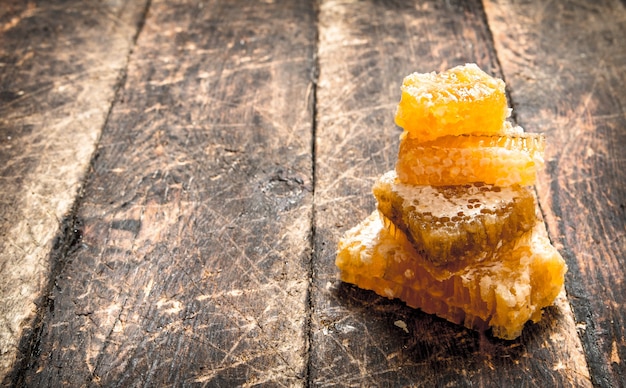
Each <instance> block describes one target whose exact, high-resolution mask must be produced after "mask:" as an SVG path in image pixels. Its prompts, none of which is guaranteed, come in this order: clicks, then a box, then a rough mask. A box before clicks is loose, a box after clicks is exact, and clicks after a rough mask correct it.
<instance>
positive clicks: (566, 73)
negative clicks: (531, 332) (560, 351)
mask: <svg viewBox="0 0 626 388" xmlns="http://www.w3.org/2000/svg"><path fill="white" fill-rule="evenodd" d="M486 13H487V15H488V18H489V23H490V25H491V26H492V29H493V34H494V40H495V47H496V49H497V51H498V53H499V57H500V60H501V63H502V66H503V68H504V74H505V76H506V81H507V82H508V85H509V87H510V89H511V97H512V101H513V103H514V107H515V111H516V112H517V117H518V120H519V122H520V123H521V124H522V125H523V126H525V127H527V128H528V129H531V130H534V131H541V132H545V133H546V136H547V138H548V140H549V147H548V148H547V150H546V164H547V169H546V171H545V172H544V173H543V174H542V175H541V177H540V180H539V183H538V192H539V196H540V199H541V203H542V208H543V211H544V215H545V219H546V222H547V224H548V226H549V231H550V233H551V235H552V237H553V239H554V241H555V242H556V243H557V244H558V245H559V246H560V247H561V252H562V253H563V256H564V257H565V258H566V260H567V262H568V265H569V267H570V271H569V273H568V275H567V278H566V288H567V291H568V294H569V295H570V302H571V304H572V307H573V310H574V313H575V317H576V322H577V327H578V329H579V333H580V336H581V338H582V343H583V345H584V349H585V352H586V355H587V360H588V362H589V367H590V370H591V376H592V378H593V382H594V384H596V385H597V386H624V385H626V364H625V363H624V360H626V309H625V308H624V306H626V283H625V282H624V279H625V278H626V270H625V269H624V268H625V266H624V264H625V263H626V262H625V260H626V210H625V208H626V185H625V184H624V182H626V159H624V154H626V131H625V130H624V128H626V108H625V107H626V92H624V88H623V85H626V46H625V45H624V37H625V36H626V7H625V5H624V2H620V1H617V0H615V1H611V0H606V1H597V2H579V1H562V2H547V3H546V2H542V1H529V2H524V3H519V2H510V1H489V2H487V4H486Z"/></svg>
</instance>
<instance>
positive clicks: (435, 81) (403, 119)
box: [395, 64, 509, 142]
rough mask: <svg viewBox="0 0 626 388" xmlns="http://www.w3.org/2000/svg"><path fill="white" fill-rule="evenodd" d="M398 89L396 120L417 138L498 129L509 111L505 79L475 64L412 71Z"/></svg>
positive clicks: (408, 134) (496, 131) (424, 138)
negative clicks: (434, 70) (400, 92)
mask: <svg viewBox="0 0 626 388" xmlns="http://www.w3.org/2000/svg"><path fill="white" fill-rule="evenodd" d="M401 90H402V95H401V98H400V103H399V104H398V109H397V111H396V117H395V119H396V124H398V125H399V126H400V127H402V128H404V130H405V132H406V136H408V137H409V138H411V139H414V140H416V141H419V142H422V141H429V140H433V139H436V138H438V137H441V136H446V135H461V134H470V133H481V134H494V133H501V130H502V124H503V123H504V120H505V119H506V117H507V116H508V114H509V109H508V107H507V100H506V94H505V84H504V82H503V81H502V80H500V79H497V78H493V77H491V76H490V75H488V74H487V73H485V72H484V71H482V70H481V69H480V68H479V67H478V66H476V65H475V64H466V65H463V66H457V67H454V68H452V69H449V70H446V71H444V72H441V73H435V72H432V73H413V74H411V75H409V76H407V77H405V78H404V80H403V82H402V87H401Z"/></svg>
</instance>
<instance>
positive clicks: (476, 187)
mask: <svg viewBox="0 0 626 388" xmlns="http://www.w3.org/2000/svg"><path fill="white" fill-rule="evenodd" d="M372 191H373V193H374V196H375V197H376V199H377V201H378V210H379V211H380V212H381V213H382V214H383V215H384V216H385V217H386V218H387V219H389V220H390V221H391V222H390V224H389V225H387V227H389V228H392V227H394V226H396V227H398V228H399V229H401V230H402V231H403V232H404V233H405V234H406V235H407V237H408V238H409V240H410V241H411V243H412V244H413V246H414V247H415V249H416V251H417V252H418V253H420V255H421V256H422V257H423V258H424V259H426V260H428V261H430V262H432V263H433V264H434V265H442V264H448V263H457V264H462V263H459V262H462V261H464V260H474V261H481V260H483V259H485V258H487V257H489V256H490V255H492V254H493V253H494V252H495V250H496V249H497V248H500V247H501V246H502V245H506V244H510V243H511V242H513V240H515V239H516V238H518V237H519V236H521V235H522V234H523V233H524V232H527V231H528V230H530V228H531V227H532V226H533V225H534V223H535V218H536V217H535V200H534V196H533V193H532V192H531V191H530V189H528V188H527V187H520V186H509V187H499V186H492V185H484V184H467V185H459V186H428V185H425V186H413V185H408V184H404V183H401V182H400V181H399V180H398V178H397V175H396V172H395V171H389V172H387V173H386V174H384V175H383V176H382V177H380V178H379V179H378V180H377V182H376V183H375V184H374V187H373V190H372Z"/></svg>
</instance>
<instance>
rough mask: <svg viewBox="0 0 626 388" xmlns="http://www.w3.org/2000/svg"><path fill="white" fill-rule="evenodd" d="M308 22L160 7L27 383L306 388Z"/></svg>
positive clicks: (309, 15) (279, 11)
mask: <svg viewBox="0 0 626 388" xmlns="http://www.w3.org/2000/svg"><path fill="white" fill-rule="evenodd" d="M314 18H315V12H314V10H313V8H312V6H311V5H310V4H306V3H301V2H299V1H290V2H282V4H273V2H263V3H259V2H256V1H243V0H242V1H232V2H219V1H218V2H208V3H205V2H201V1H184V0H183V1H177V2H168V1H153V2H152V3H151V6H150V10H149V12H148V18H147V19H146V24H145V27H144V29H143V30H142V32H141V34H140V36H139V39H138V41H137V45H136V48H135V49H134V51H133V55H132V57H131V60H130V64H129V68H128V74H127V81H126V83H125V85H124V88H123V91H122V93H121V95H120V97H119V98H118V99H117V101H116V103H115V105H114V107H113V110H112V113H111V117H110V119H109V120H108V122H107V125H106V128H105V129H104V132H103V135H102V139H101V141H100V143H99V145H98V149H97V155H96V157H95V158H94V161H93V166H92V169H91V172H90V175H89V178H88V181H87V184H86V187H85V190H84V197H83V199H82V200H81V202H80V206H79V209H78V211H77V214H76V218H77V219H78V220H79V221H80V222H81V225H82V234H83V240H82V244H81V245H80V246H79V247H78V249H76V250H75V251H73V252H72V253H71V254H70V255H69V256H68V258H67V260H68V264H66V266H65V269H64V271H63V272H62V273H61V274H60V276H58V278H57V279H55V287H54V290H53V292H52V294H51V296H50V298H51V300H52V301H53V303H50V304H49V309H48V314H47V316H46V319H45V320H44V321H43V324H42V328H41V331H40V333H39V336H38V338H37V339H36V341H35V344H36V345H37V346H35V348H34V349H33V354H32V355H31V356H32V358H31V359H30V361H29V364H28V367H27V368H24V369H23V370H22V371H21V372H20V374H19V375H18V376H17V379H16V381H17V383H18V384H27V385H30V386H40V385H50V386H62V385H69V386H81V385H84V384H87V385H91V386H93V385H104V386H179V385H207V386H239V385H254V384H268V383H271V384H274V385H277V386H285V385H298V384H302V381H303V379H304V377H305V372H306V363H305V351H306V349H307V343H306V336H305V334H306V333H305V328H306V323H307V319H306V317H307V311H306V308H307V303H306V301H307V288H308V279H309V260H310V248H311V247H310V239H309V235H310V230H311V216H312V214H311V209H312V146H311V145H312V112H313V110H312V103H313V94H312V91H313V88H312V74H313V70H314V57H313V53H314V50H313V49H314V44H315V24H314Z"/></svg>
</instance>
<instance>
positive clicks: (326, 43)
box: [310, 0, 590, 386]
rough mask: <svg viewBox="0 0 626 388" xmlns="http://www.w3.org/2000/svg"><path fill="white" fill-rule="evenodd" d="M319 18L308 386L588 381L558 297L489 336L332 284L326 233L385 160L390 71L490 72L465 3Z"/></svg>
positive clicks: (360, 207) (392, 143)
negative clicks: (521, 325)
mask: <svg viewBox="0 0 626 388" xmlns="http://www.w3.org/2000/svg"><path fill="white" fill-rule="evenodd" d="M319 19H320V47H319V63H320V79H319V89H318V91H317V101H318V105H317V112H318V113H317V115H318V120H317V127H316V134H317V137H316V139H317V148H316V169H315V171H316V186H315V220H316V222H315V231H316V232H315V250H314V257H313V263H314V274H315V278H314V283H313V289H312V307H313V315H312V320H311V362H310V373H311V377H310V379H311V384H312V385H316V386H327V385H337V384H342V385H346V386H407V385H413V384H419V385H423V386H448V385H454V386H474V385H476V386H506V385H509V384H512V385H513V386H572V385H573V386H588V385H590V382H589V376H588V371H587V366H586V364H585V359H584V356H583V353H582V349H581V346H580V343H579V338H578V336H577V333H576V329H575V326H574V321H573V319H572V313H571V311H570V310H569V306H568V304H567V302H566V301H565V299H564V298H563V297H561V298H560V299H559V302H558V303H557V305H556V306H555V307H553V308H549V309H547V311H546V314H545V316H544V319H543V320H542V322H541V323H540V324H537V325H529V326H528V327H527V328H526V329H525V331H524V333H523V335H522V336H521V337H520V338H519V339H518V340H516V341H500V340H497V339H494V338H492V337H490V336H480V335H478V334H476V333H474V332H472V331H469V330H466V329H463V328H461V327H459V326H457V325H453V324H450V323H448V322H445V321H443V320H441V319H438V318H435V317H433V316H429V315H426V314H423V313H421V312H419V311H417V310H413V309H409V308H407V307H405V306H404V305H403V304H402V303H400V302H397V301H389V300H387V299H385V298H380V297H378V296H376V295H374V294H373V293H371V292H368V291H363V290H359V289H357V288H356V287H353V286H350V285H346V284H343V283H341V282H338V281H337V270H336V268H335V266H334V260H335V252H336V244H337V241H338V240H339V238H340V237H341V235H342V234H343V233H344V231H345V230H347V229H348V228H351V227H352V226H354V225H356V224H357V223H358V222H359V221H360V220H362V219H363V218H364V217H365V216H367V215H368V214H369V213H370V212H371V211H372V210H373V209H374V208H375V202H374V198H373V196H372V195H371V186H372V184H373V183H374V180H375V179H376V178H377V177H378V176H380V175H381V174H382V173H384V172H386V171H388V170H390V169H392V168H393V166H394V164H395V160H396V157H397V149H398V148H397V147H398V136H399V134H400V129H398V128H397V127H395V125H394V123H393V116H394V114H395V107H396V104H397V102H398V101H399V98H400V84H401V82H402V78H403V77H404V76H406V75H408V74H409V73H411V72H413V71H421V72H425V71H432V70H443V69H445V68H448V67H451V66H454V65H457V64H462V63H465V62H476V63H478V64H479V66H481V67H482V68H483V69H485V70H487V71H488V72H491V73H492V74H495V75H501V72H500V69H499V67H498V58H496V56H495V53H494V50H493V47H492V45H491V40H490V33H489V30H488V28H487V26H486V24H485V20H484V14H483V9H482V6H481V5H480V3H479V2H477V1H469V2H462V1H451V2H446V3H440V2H435V1H420V2H417V1H416V2H395V3H394V2H387V3H384V4H383V3H381V2H377V1H362V2H358V3H354V2H350V1H331V0H328V1H322V3H321V6H320V16H319ZM403 325H406V331H405V330H404V328H403V327H402V326H403Z"/></svg>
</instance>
